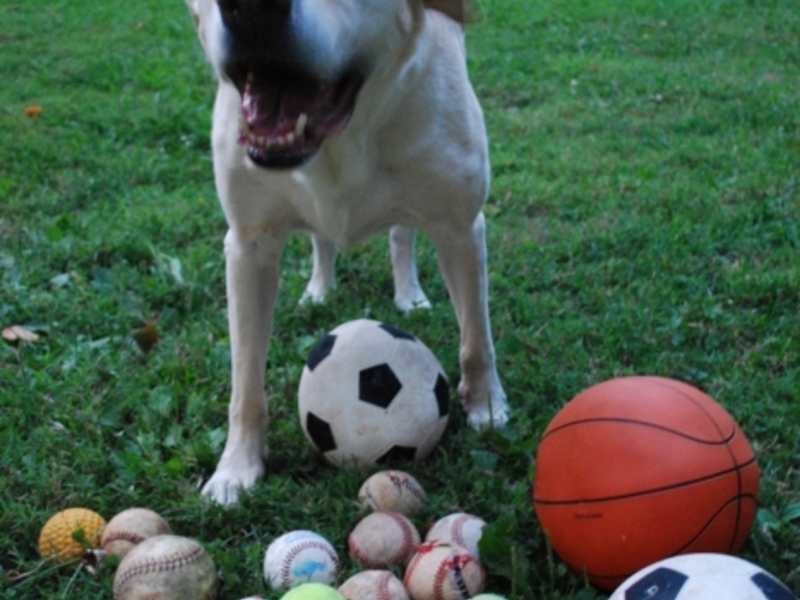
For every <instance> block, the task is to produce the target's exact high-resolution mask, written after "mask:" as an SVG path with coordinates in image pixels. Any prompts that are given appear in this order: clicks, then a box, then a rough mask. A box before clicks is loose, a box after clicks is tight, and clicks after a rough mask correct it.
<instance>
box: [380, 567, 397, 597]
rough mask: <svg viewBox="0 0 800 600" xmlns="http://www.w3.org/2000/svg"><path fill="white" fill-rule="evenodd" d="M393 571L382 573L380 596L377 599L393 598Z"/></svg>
mask: <svg viewBox="0 0 800 600" xmlns="http://www.w3.org/2000/svg"><path fill="white" fill-rule="evenodd" d="M392 577H394V575H392V574H391V573H388V572H387V573H382V574H381V577H380V579H379V580H378V589H377V590H376V591H377V592H378V598H377V600H392V597H391V596H390V595H389V582H390V581H391V580H392Z"/></svg>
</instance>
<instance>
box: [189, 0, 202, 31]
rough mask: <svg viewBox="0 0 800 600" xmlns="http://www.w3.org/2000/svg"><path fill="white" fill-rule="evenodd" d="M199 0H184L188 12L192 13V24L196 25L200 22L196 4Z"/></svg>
mask: <svg viewBox="0 0 800 600" xmlns="http://www.w3.org/2000/svg"><path fill="white" fill-rule="evenodd" d="M199 3H200V0H186V6H188V7H189V12H190V13H191V15H192V20H193V21H194V24H195V25H197V24H198V23H199V22H200V7H199V6H198V4H199Z"/></svg>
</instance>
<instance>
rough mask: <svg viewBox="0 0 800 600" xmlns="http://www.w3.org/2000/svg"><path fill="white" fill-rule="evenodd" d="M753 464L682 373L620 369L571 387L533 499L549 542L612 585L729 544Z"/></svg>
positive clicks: (733, 544)
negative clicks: (578, 388) (636, 373)
mask: <svg viewBox="0 0 800 600" xmlns="http://www.w3.org/2000/svg"><path fill="white" fill-rule="evenodd" d="M759 476H760V472H759V468H758V464H757V463H756V459H755V456H754V454H753V450H752V449H751V447H750V444H749V443H748V441H747V439H746V438H745V436H744V434H743V433H742V430H741V429H740V428H739V426H738V425H737V424H736V422H735V421H734V420H733V417H731V415H730V414H729V413H728V412H727V411H726V410H725V409H724V408H723V407H722V406H721V405H720V404H718V403H717V402H716V401H715V400H713V399H712V398H711V397H709V396H708V395H706V394H705V393H703V392H701V391H700V390H698V389H696V388H694V387H692V386H690V385H688V384H686V383H683V382H680V381H676V380H673V379H665V378H661V377H643V376H642V377H623V378H618V379H612V380H609V381H605V382H603V383H600V384H598V385H595V386H593V387H591V388H589V389H587V390H585V391H583V392H582V393H580V394H578V395H577V396H576V397H575V398H573V399H572V400H571V401H570V402H569V403H567V405H566V406H565V407H564V408H562V409H561V410H560V411H559V412H558V414H556V416H555V418H553V420H552V421H551V422H550V424H549V425H548V426H547V429H546V430H545V432H544V434H543V436H542V440H541V442H540V444H539V448H538V451H537V456H536V474H535V476H534V487H533V503H534V507H535V510H536V515H537V517H538V519H539V522H540V524H541V527H542V529H543V530H544V532H545V534H546V535H547V537H548V539H549V541H550V544H551V545H552V548H553V550H554V551H555V552H556V553H557V554H558V555H559V556H560V557H561V559H562V560H564V562H566V563H567V564H568V565H569V566H570V567H571V568H573V569H574V570H576V571H578V572H580V573H585V574H586V576H587V577H588V579H589V581H590V582H591V583H593V584H594V585H595V586H597V587H599V588H601V589H604V590H611V589H613V588H614V587H616V586H617V585H619V584H620V583H622V581H624V580H625V579H626V578H628V577H629V576H630V575H632V574H633V573H635V572H636V571H638V570H640V569H642V568H643V567H645V566H647V565H649V564H651V563H654V562H656V561H659V560H662V559H664V558H667V557H670V556H674V555H677V554H686V553H690V552H717V553H727V554H735V553H736V552H738V551H739V549H741V547H742V545H743V544H744V542H745V540H746V539H747V536H748V534H749V532H750V527H751V525H752V523H753V518H754V517H755V512H756V497H757V495H758V483H759Z"/></svg>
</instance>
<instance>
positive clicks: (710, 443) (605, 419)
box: [542, 417, 736, 446]
mask: <svg viewBox="0 0 800 600" xmlns="http://www.w3.org/2000/svg"><path fill="white" fill-rule="evenodd" d="M586 423H627V424H629V425H641V426H642V427H649V428H651V429H658V430H660V431H665V432H667V433H672V434H674V435H676V436H679V437H682V438H684V439H687V440H690V441H692V442H697V443H698V444H702V445H704V446H725V445H727V444H728V442H730V441H731V440H732V439H733V438H734V436H735V435H736V428H735V427H734V429H733V431H732V432H731V433H730V435H729V436H728V437H725V438H723V439H721V440H718V441H710V440H703V439H700V438H697V437H693V436H691V435H688V434H686V433H683V432H681V431H677V430H675V429H670V428H669V427H664V426H663V425H657V424H656V423H648V422H647V421H638V420H636V419H623V418H619V417H602V418H596V419H581V420H580V421H570V422H569V423H565V424H564V425H560V426H559V427H556V428H555V429H551V430H550V431H548V432H547V433H546V434H545V435H544V437H542V442H544V440H546V439H547V438H549V437H550V436H552V435H553V434H554V433H556V432H559V431H562V430H564V429H567V428H568V427H574V426H576V425H585V424H586ZM715 429H717V431H719V427H715ZM719 433H720V434H722V432H721V431H719Z"/></svg>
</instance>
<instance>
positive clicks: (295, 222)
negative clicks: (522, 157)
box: [186, 0, 508, 504]
mask: <svg viewBox="0 0 800 600" xmlns="http://www.w3.org/2000/svg"><path fill="white" fill-rule="evenodd" d="M186 1H187V3H188V4H189V8H190V10H191V13H192V15H193V17H194V19H195V22H196V23H197V27H198V31H199V35H200V40H201V42H202V44H203V47H204V49H205V51H206V54H207V55H208V58H209V60H210V62H211V64H212V66H213V68H214V70H215V72H216V75H217V77H218V78H219V88H218V91H217V97H216V101H215V104H214V113H213V131H212V140H213V156H214V174H215V181H216V187H217V191H218V194H219V197H220V201H221V203H222V208H223V210H224V212H225V217H226V219H227V222H228V226H229V230H228V233H227V236H226V237H225V257H226V269H227V278H226V283H227V292H228V302H229V326H230V339H231V346H232V359H233V375H232V377H233V381H232V397H231V403H230V414H229V430H228V438H227V442H226V445H225V450H224V452H223V454H222V458H221V459H220V462H219V465H218V466H217V470H216V472H215V473H214V475H213V476H212V477H211V479H210V480H209V481H208V482H207V484H206V485H205V487H204V489H203V493H204V494H206V495H207V496H209V497H210V498H212V499H214V500H215V501H217V502H219V503H222V504H230V503H234V502H236V501H237V498H238V495H239V493H240V491H241V490H242V489H247V488H250V487H251V486H252V485H253V484H254V482H255V481H256V479H257V478H258V477H261V476H262V475H263V474H264V472H265V465H264V460H265V457H266V450H265V446H264V433H265V428H266V426H267V421H268V412H267V401H266V396H265V393H264V366H265V363H266V354H267V347H268V345H269V339H270V334H271V330H272V319H273V309H274V307H275V302H276V294H277V291H278V278H279V265H280V257H281V252H282V249H283V247H284V244H285V242H286V239H287V236H288V235H289V234H290V233H291V232H292V231H296V230H304V231H308V232H310V233H311V236H312V245H313V251H314V261H313V271H312V275H311V279H310V281H309V283H308V286H307V288H306V291H305V295H304V300H305V301H310V302H321V301H322V300H323V299H324V297H325V294H326V293H327V292H328V291H329V290H330V289H332V288H333V287H334V285H335V279H334V261H335V257H336V248H337V247H339V246H347V245H349V244H352V243H354V242H358V241H359V240H362V239H364V238H366V237H367V236H369V235H371V234H374V233H377V232H380V231H382V230H386V229H389V230H390V245H391V261H392V266H393V271H394V285H395V298H394V300H395V303H396V304H397V306H398V307H399V308H400V309H401V310H404V311H405V310H410V309H413V308H416V307H426V306H428V305H429V304H428V299H427V298H426V296H425V294H424V293H423V291H422V289H421V288H420V285H419V281H418V279H417V273H416V266H415V261H414V236H415V232H416V230H420V231H422V232H423V233H424V234H426V235H428V236H429V237H430V239H431V240H432V241H433V244H434V246H435V248H436V252H437V256H438V260H439V265H440V268H441V271H442V274H443V276H444V279H445V282H446V285H447V289H448V291H449V293H450V297H451V298H452V302H453V306H454V308H455V313H456V316H457V318H458V323H459V326H460V331H461V338H460V344H461V345H460V363H461V371H462V375H461V382H460V384H459V395H460V400H461V404H462V405H463V407H464V409H465V410H466V412H467V415H468V418H469V423H470V424H471V425H472V426H473V427H476V428H480V427H484V426H491V425H493V426H499V425H502V424H504V423H505V422H506V420H507V418H508V407H507V404H506V396H505V393H504V391H503V388H502V385H501V383H500V379H499V378H498V375H497V370H496V367H495V354H494V347H493V344H492V337H491V331H490V325H489V314H488V292H487V276H486V243H485V236H484V218H483V214H482V212H481V207H482V206H483V203H484V201H485V199H486V196H487V192H488V186H489V162H488V156H487V142H486V131H485V127H484V122H483V115H482V112H481V109H480V106H479V105H478V101H477V99H476V97H475V94H474V92H473V90H472V87H471V85H470V83H469V80H468V78H467V70H466V58H465V47H464V36H463V26H462V24H461V23H460V22H459V17H460V12H461V7H460V2H461V0H427V1H428V2H429V3H428V4H427V5H426V0H186ZM434 2H435V4H436V6H435V7H434V8H431V6H432V5H433V4H432V3H434Z"/></svg>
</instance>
